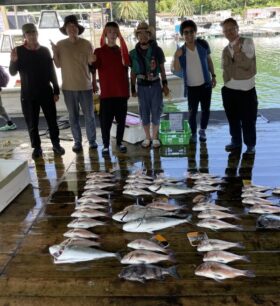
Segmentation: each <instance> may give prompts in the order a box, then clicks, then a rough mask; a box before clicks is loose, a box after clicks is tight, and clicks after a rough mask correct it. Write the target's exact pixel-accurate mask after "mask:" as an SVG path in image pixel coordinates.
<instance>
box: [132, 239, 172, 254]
mask: <svg viewBox="0 0 280 306" xmlns="http://www.w3.org/2000/svg"><path fill="white" fill-rule="evenodd" d="M127 246H128V247H129V248H131V249H135V250H147V251H155V252H161V253H170V251H168V250H167V249H165V248H163V247H162V246H160V245H159V244H158V243H156V242H153V241H151V240H147V239H136V240H133V241H131V242H129V243H128V244H127Z"/></svg>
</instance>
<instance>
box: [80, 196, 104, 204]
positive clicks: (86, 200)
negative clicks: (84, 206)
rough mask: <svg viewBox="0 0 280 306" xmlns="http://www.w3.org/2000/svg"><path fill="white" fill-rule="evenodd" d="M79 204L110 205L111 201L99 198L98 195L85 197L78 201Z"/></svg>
mask: <svg viewBox="0 0 280 306" xmlns="http://www.w3.org/2000/svg"><path fill="white" fill-rule="evenodd" d="M77 202H78V203H79V204H81V203H90V202H91V203H108V202H109V200H108V199H105V198H102V197H99V196H97V195H90V196H83V197H81V198H79V199H78V200H77Z"/></svg>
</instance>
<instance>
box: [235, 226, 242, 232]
mask: <svg viewBox="0 0 280 306" xmlns="http://www.w3.org/2000/svg"><path fill="white" fill-rule="evenodd" d="M235 229H236V230H239V231H241V230H243V227H242V225H236V226H235Z"/></svg>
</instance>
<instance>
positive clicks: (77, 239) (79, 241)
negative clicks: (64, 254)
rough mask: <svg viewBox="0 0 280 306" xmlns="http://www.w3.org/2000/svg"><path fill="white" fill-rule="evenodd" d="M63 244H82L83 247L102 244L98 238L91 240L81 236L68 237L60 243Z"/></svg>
mask: <svg viewBox="0 0 280 306" xmlns="http://www.w3.org/2000/svg"><path fill="white" fill-rule="evenodd" d="M60 245H61V246H64V247H66V246H70V245H76V246H82V247H91V246H100V242H98V241H96V240H89V239H85V238H80V237H74V238H68V239H66V240H64V241H62V242H61V243H60Z"/></svg>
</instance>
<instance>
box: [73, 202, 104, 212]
mask: <svg viewBox="0 0 280 306" xmlns="http://www.w3.org/2000/svg"><path fill="white" fill-rule="evenodd" d="M75 209H76V210H81V209H108V205H107V206H105V205H100V204H96V203H92V202H89V203H81V204H80V205H76V206H75Z"/></svg>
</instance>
